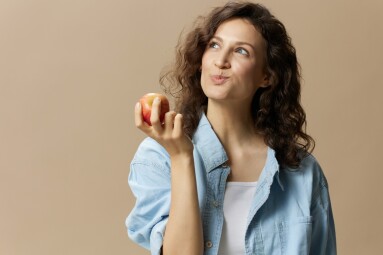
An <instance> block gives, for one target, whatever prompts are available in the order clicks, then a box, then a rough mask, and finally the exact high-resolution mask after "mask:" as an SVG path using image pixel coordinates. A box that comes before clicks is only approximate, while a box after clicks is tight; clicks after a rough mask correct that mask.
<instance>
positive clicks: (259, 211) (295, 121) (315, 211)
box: [126, 2, 336, 255]
mask: <svg viewBox="0 0 383 255" xmlns="http://www.w3.org/2000/svg"><path fill="white" fill-rule="evenodd" d="M177 52H178V55H177V59H176V63H175V65H174V69H173V70H172V71H171V72H169V73H168V74H167V75H165V76H164V77H163V78H162V82H163V83H165V82H166V81H170V83H171V84H173V85H171V86H170V87H169V90H170V91H174V90H173V89H175V90H177V91H178V94H177V95H176V99H177V101H176V111H177V112H175V111H170V112H168V113H167V114H166V115H165V120H164V123H161V122H160V120H159V112H160V102H159V100H156V101H155V103H154V105H153V110H152V115H151V123H152V126H149V125H147V124H145V123H144V121H143V119H142V113H141V106H140V104H139V103H138V104H137V105H136V109H135V122H136V125H137V127H138V128H139V129H140V130H142V131H143V132H144V133H145V134H147V135H148V136H149V138H147V139H145V140H144V141H143V142H142V143H141V144H140V146H139V148H138V150H137V152H136V155H135V157H134V159H133V161H132V163H131V172H130V175H129V184H130V187H131V189H132V191H133V193H134V195H135V197H136V199H137V201H136V205H135V207H134V208H133V210H132V212H131V213H130V215H129V216H128V218H127V222H126V224H127V227H128V233H129V236H130V238H132V239H133V240H134V241H135V242H137V243H138V244H140V245H142V246H143V247H145V248H147V249H150V250H151V254H161V253H162V254H165V255H168V254H182V255H187V254H198V255H201V254H206V255H207V254H220V255H225V254H230V255H235V254H257V255H258V254H267V255H269V254H326V255H329V254H336V241H335V230H334V222H333V216H332V211H331V203H330V199H329V193H328V187H327V182H326V179H325V176H324V175H323V172H322V170H321V168H320V166H319V164H318V163H317V162H316V160H315V158H314V157H313V156H312V155H310V152H311V150H312V148H313V140H312V138H311V137H310V136H309V135H307V134H306V133H305V131H304V127H305V124H306V120H305V113H304V111H303V109H302V107H301V105H300V81H299V78H300V76H299V66H298V63H297V58H296V54H295V49H294V47H293V46H292V44H291V41H290V38H289V36H288V35H287V33H286V30H285V28H284V26H283V24H282V23H281V22H280V21H278V20H277V19H276V18H275V17H274V16H273V15H272V14H270V12H269V11H268V10H267V9H266V8H265V7H263V6H261V5H258V4H253V3H232V2H230V3H228V4H226V5H225V6H223V7H219V8H216V9H214V10H213V11H212V12H211V13H210V14H209V15H208V16H207V17H206V18H205V19H203V20H202V21H200V22H199V23H197V24H196V27H195V28H194V30H192V31H191V32H190V33H189V34H188V35H187V37H186V38H185V40H184V41H183V43H181V44H180V45H179V46H178V51H177Z"/></svg>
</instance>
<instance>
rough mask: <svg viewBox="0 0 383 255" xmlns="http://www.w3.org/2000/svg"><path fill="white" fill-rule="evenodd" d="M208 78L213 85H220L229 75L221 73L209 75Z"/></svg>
mask: <svg viewBox="0 0 383 255" xmlns="http://www.w3.org/2000/svg"><path fill="white" fill-rule="evenodd" d="M210 78H211V80H212V81H213V83H214V84H215V85H222V84H224V83H225V82H226V81H227V80H228V79H229V77H227V76H223V75H211V76H210Z"/></svg>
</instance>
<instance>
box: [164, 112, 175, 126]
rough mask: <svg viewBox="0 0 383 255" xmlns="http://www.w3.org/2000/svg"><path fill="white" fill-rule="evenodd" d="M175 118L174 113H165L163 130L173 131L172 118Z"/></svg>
mask: <svg viewBox="0 0 383 255" xmlns="http://www.w3.org/2000/svg"><path fill="white" fill-rule="evenodd" d="M175 116H176V112H175V111H170V112H167V113H165V120H164V122H165V123H164V128H165V130H170V131H172V130H173V125H174V117H175Z"/></svg>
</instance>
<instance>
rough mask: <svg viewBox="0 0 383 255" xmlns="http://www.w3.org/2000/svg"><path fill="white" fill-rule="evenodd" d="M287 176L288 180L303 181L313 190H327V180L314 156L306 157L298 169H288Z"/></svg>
mask: <svg viewBox="0 0 383 255" xmlns="http://www.w3.org/2000/svg"><path fill="white" fill-rule="evenodd" d="M286 170H287V171H285V172H286V175H287V176H288V178H298V179H301V181H302V182H304V183H305V184H306V185H305V186H309V187H311V188H310V189H312V190H320V189H322V188H324V187H325V188H327V186H328V184H327V180H326V177H325V175H324V172H323V170H322V167H321V165H320V164H319V162H318V160H317V159H316V158H315V156H314V155H312V154H310V153H309V154H307V155H305V156H304V157H303V158H302V160H301V162H300V164H299V167H298V168H287V169H286Z"/></svg>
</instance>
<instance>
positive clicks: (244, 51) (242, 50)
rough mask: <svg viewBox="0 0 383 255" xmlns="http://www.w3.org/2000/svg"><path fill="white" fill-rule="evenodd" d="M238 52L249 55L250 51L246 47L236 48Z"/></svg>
mask: <svg viewBox="0 0 383 255" xmlns="http://www.w3.org/2000/svg"><path fill="white" fill-rule="evenodd" d="M236 52H238V53H239V54H242V55H247V56H248V55H249V52H248V51H247V50H245V49H244V48H238V49H237V50H236Z"/></svg>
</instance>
